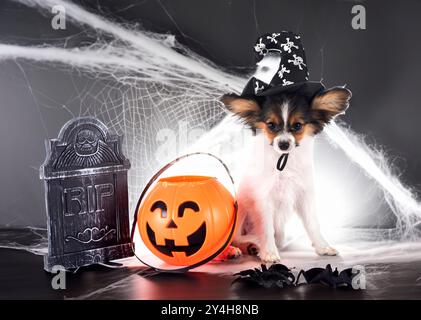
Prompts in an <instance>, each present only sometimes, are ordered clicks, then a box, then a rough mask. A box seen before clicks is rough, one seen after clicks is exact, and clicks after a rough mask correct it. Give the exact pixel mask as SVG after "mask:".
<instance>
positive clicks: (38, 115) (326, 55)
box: [0, 0, 421, 225]
mask: <svg viewBox="0 0 421 320" xmlns="http://www.w3.org/2000/svg"><path fill="white" fill-rule="evenodd" d="M75 2H77V3H79V4H82V5H84V6H85V7H87V8H88V9H89V10H91V11H94V12H97V13H99V14H102V15H105V16H107V17H108V18H111V19H114V20H117V21H119V22H124V23H127V22H129V23H136V24H137V27H138V28H143V29H146V30H151V31H155V32H160V33H171V34H175V35H176V36H177V39H178V40H179V41H180V42H182V43H183V44H186V45H187V46H189V47H190V48H191V49H193V50H194V51H196V52H197V53H199V54H201V55H203V56H205V57H207V58H208V59H210V60H211V61H213V62H214V63H216V64H217V65H219V66H221V67H223V68H225V69H226V70H229V71H231V72H235V73H243V74H249V73H250V72H251V70H252V67H253V64H254V59H253V49H252V46H253V44H254V41H255V39H256V38H257V37H258V35H259V34H261V33H265V32H276V31H280V30H292V31H295V32H297V33H300V34H301V35H302V38H303V43H304V46H305V49H306V53H307V62H308V65H309V68H310V79H311V80H320V79H323V82H324V84H325V85H326V86H333V85H343V84H347V86H348V88H350V89H351V90H352V92H353V94H354V96H353V99H352V105H351V108H350V109H349V112H348V113H347V114H346V116H344V118H343V119H344V120H345V121H346V123H347V124H349V125H350V127H351V128H352V129H353V130H354V131H356V132H357V133H361V134H364V135H366V136H367V139H368V140H369V141H370V142H373V143H377V144H379V145H381V146H383V147H384V148H385V149H386V151H387V152H388V154H389V155H390V156H391V158H392V159H394V160H395V164H396V166H397V168H398V169H399V170H400V171H402V172H403V174H402V179H403V181H404V182H405V183H407V184H409V185H411V186H414V187H415V188H416V189H420V181H421V170H419V166H420V163H421V161H420V156H421V148H420V147H419V146H420V142H419V136H420V133H421V126H420V124H419V119H420V115H421V111H420V108H421V105H420V102H419V91H420V80H419V75H420V71H421V61H420V58H419V57H420V52H421V43H420V41H419V31H420V30H421V20H420V14H421V1H418V0H412V1H409V0H408V1H399V2H398V1H384V0H378V1H376V0H370V1H310V0H307V1H303V0H300V1H280V0H272V1H269V0H260V1H251V0H232V1H228V0H225V1H222V0H218V1H215V0H212V1H210V0H209V1H197V0H171V1H170V0H161V1H156V0H145V1H133V0H131V1H128V0H119V1H75ZM358 3H360V4H363V5H364V6H365V7H366V11H367V29H366V30H354V29H352V27H351V19H352V14H351V8H352V6H353V5H355V4H358ZM50 19H51V16H48V15H45V14H44V15H41V14H39V13H38V12H37V11H35V10H34V9H31V8H28V7H26V6H23V5H20V4H16V3H14V2H12V1H10V0H6V1H5V0H2V1H1V3H0V42H1V43H14V44H19V45H40V44H43V43H58V44H63V42H64V40H67V41H66V45H67V46H70V47H72V46H81V45H87V44H89V43H91V42H92V40H93V38H91V37H90V36H89V35H87V34H86V33H81V31H82V30H80V29H78V28H76V27H74V26H72V25H71V24H69V23H68V24H67V29H66V30H53V29H52V28H51V24H50V21H51V20H50ZM68 37H70V38H68ZM75 78H76V81H77V84H78V85H80V86H83V85H85V84H86V85H89V81H90V79H87V78H85V77H84V76H83V74H78V73H77V72H76V73H75V75H74V78H72V81H75V80H74V79H75ZM34 96H36V97H39V96H41V97H46V98H45V99H46V101H48V103H44V104H43V105H42V106H41V105H40V104H39V103H38V102H37V101H38V100H37V98H34ZM82 103H83V101H80V100H78V98H77V90H76V89H75V86H74V83H73V82H71V81H70V80H69V78H68V75H65V74H63V73H62V72H61V71H60V70H56V69H54V68H51V67H50V68H49V67H45V66H43V68H39V67H38V66H37V65H36V64H34V63H25V62H23V63H20V64H19V65H18V64H16V63H15V62H14V61H0V136H1V139H0V168H1V169H0V170H1V175H0V177H1V184H0V225H2V224H3V225H4V224H8V225H45V209H44V195H43V194H44V190H43V186H42V182H41V181H40V180H39V178H38V168H39V166H40V164H41V163H42V161H43V160H44V157H45V150H44V140H45V139H47V138H54V137H56V136H57V134H58V130H59V128H60V127H61V126H62V125H63V124H64V123H65V122H66V121H67V120H69V118H70V114H69V112H68V111H66V110H64V109H63V108H58V107H57V106H61V105H63V104H66V106H67V107H68V108H69V109H71V110H72V109H74V110H77V108H78V107H79V106H80V104H82ZM46 105H47V106H46ZM48 106H50V107H48Z"/></svg>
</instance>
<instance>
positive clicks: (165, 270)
mask: <svg viewBox="0 0 421 320" xmlns="http://www.w3.org/2000/svg"><path fill="white" fill-rule="evenodd" d="M196 155H206V156H210V157H212V158H214V159H216V160H218V162H219V163H220V164H221V165H222V166H223V167H224V169H225V171H226V173H227V175H228V176H229V178H230V180H231V183H232V186H233V194H234V223H233V225H232V228H231V230H230V232H229V235H228V237H227V240H226V241H225V242H224V244H223V245H222V246H221V247H220V248H219V249H218V250H217V251H216V252H215V253H214V254H212V255H211V256H210V257H208V258H206V259H203V260H201V261H199V262H196V263H194V264H192V265H190V266H185V267H182V268H176V269H161V268H157V267H154V266H152V265H150V264H149V263H146V262H145V261H143V260H142V259H140V258H139V257H138V256H137V255H136V252H135V248H134V242H133V240H134V234H135V230H136V227H137V213H138V211H139V208H140V205H141V203H142V201H143V199H144V197H145V195H146V193H147V192H148V190H149V189H150V187H151V186H152V184H154V183H155V181H156V180H157V179H158V178H159V177H160V176H161V175H162V174H163V173H164V172H165V171H166V170H167V169H169V168H170V167H172V166H173V165H174V164H176V163H177V162H179V161H181V160H183V159H186V158H188V157H192V156H196ZM237 216H238V203H237V196H236V192H235V184H234V178H233V177H232V175H231V172H230V171H229V169H228V166H227V165H226V164H225V163H224V162H223V161H222V160H221V159H220V158H218V157H217V156H215V155H213V154H211V153H208V152H192V153H187V154H185V155H182V156H180V157H178V158H176V159H174V160H172V161H171V162H169V163H167V164H166V165H164V166H163V167H162V168H161V169H159V170H158V172H157V173H155V174H154V175H153V176H152V178H151V179H150V180H149V182H148V183H147V184H146V186H145V188H144V189H143V191H142V193H141V194H140V197H139V200H138V202H137V205H136V211H135V214H134V219H133V224H132V230H131V233H130V239H131V244H132V250H133V254H134V256H135V257H136V258H137V259H138V260H139V261H140V262H142V263H143V264H144V265H146V266H148V267H150V268H152V269H153V270H155V271H157V272H166V273H182V272H186V271H189V270H191V269H194V268H197V267H199V266H201V265H203V264H205V263H207V262H209V261H211V260H213V259H214V258H216V257H217V256H218V255H219V254H221V253H222V252H223V251H224V250H225V248H226V247H227V246H228V245H229V244H230V243H231V241H232V237H233V236H234V232H235V228H236V225H237Z"/></svg>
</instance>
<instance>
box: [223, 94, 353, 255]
mask: <svg viewBox="0 0 421 320" xmlns="http://www.w3.org/2000/svg"><path fill="white" fill-rule="evenodd" d="M350 97H351V92H350V91H349V90H348V89H345V88H343V87H335V88H332V89H329V90H325V91H323V92H321V93H319V94H317V95H316V96H315V97H314V98H312V99H308V98H305V97H304V96H303V95H301V94H300V91H299V90H298V91H296V92H294V93H289V94H286V93H279V94H276V95H273V96H268V97H255V96H250V97H240V96H238V95H236V94H227V95H224V96H223V97H222V99H221V100H222V102H223V103H224V104H225V106H226V107H227V108H228V109H229V110H230V111H232V112H233V113H235V114H236V115H237V116H238V117H240V118H241V119H242V121H243V122H244V123H245V124H246V125H247V126H248V127H250V128H251V129H252V130H253V131H254V132H255V133H256V135H255V137H254V140H255V141H254V147H253V151H252V154H251V156H250V158H249V160H248V162H247V164H245V165H246V170H244V171H245V174H244V175H243V177H242V180H241V181H240V185H239V189H238V204H239V212H238V214H239V225H238V229H237V234H236V236H235V239H234V242H233V244H234V246H236V247H238V248H241V249H242V250H245V248H247V247H248V251H249V253H250V249H252V250H253V251H254V252H256V253H257V252H258V256H259V257H260V259H261V260H262V261H264V262H278V261H280V254H279V251H280V249H281V248H282V247H283V245H284V234H285V230H284V228H285V223H286V221H287V220H288V218H289V217H290V216H291V215H292V214H293V213H296V214H298V216H299V217H300V219H301V221H302V223H303V225H304V227H305V230H306V232H307V234H308V237H309V238H310V240H311V242H312V245H313V247H314V249H315V251H316V253H317V254H319V255H337V254H338V252H337V250H335V249H334V248H333V247H331V246H330V245H329V244H328V242H327V241H326V240H325V238H324V237H323V236H322V234H321V233H320V230H319V223H318V219H317V216H316V212H315V211H316V206H315V189H314V182H313V168H314V166H313V148H314V137H315V135H317V134H318V133H319V132H321V131H322V129H323V127H324V126H325V125H326V124H328V123H329V122H330V121H332V120H333V119H334V118H335V117H336V116H337V115H339V114H342V113H344V112H345V110H346V109H347V108H348V104H349V99H350ZM283 153H288V154H289V158H288V162H287V164H286V167H285V169H284V170H283V171H279V170H277V169H276V163H277V161H278V159H279V157H280V156H281V155H282V154H283ZM242 165H244V163H242ZM320 191H321V192H323V191H326V190H320ZM250 243H254V244H255V245H257V248H256V247H255V246H254V245H253V246H250ZM227 252H228V253H230V254H231V255H232V254H234V255H235V254H238V249H236V248H232V249H231V250H228V251H227Z"/></svg>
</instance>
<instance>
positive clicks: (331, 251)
mask: <svg viewBox="0 0 421 320" xmlns="http://www.w3.org/2000/svg"><path fill="white" fill-rule="evenodd" d="M315 250H316V253H317V254H318V255H319V256H337V255H338V254H339V252H338V250H336V249H335V248H332V247H330V246H325V247H316V248H315Z"/></svg>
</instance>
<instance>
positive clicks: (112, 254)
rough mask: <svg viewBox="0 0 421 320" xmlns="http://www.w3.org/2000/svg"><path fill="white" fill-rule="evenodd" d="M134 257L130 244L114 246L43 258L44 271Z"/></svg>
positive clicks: (74, 267)
mask: <svg viewBox="0 0 421 320" xmlns="http://www.w3.org/2000/svg"><path fill="white" fill-rule="evenodd" d="M133 255H134V253H133V249H132V245H131V244H130V243H125V244H119V245H115V246H110V247H105V248H99V249H92V250H86V251H81V252H74V253H68V254H64V255H61V256H50V255H48V254H47V255H45V256H44V270H45V271H47V272H51V270H52V268H53V267H54V266H56V265H60V266H63V267H64V268H65V269H66V270H68V269H76V268H79V267H84V266H88V265H92V264H96V263H100V262H102V263H107V262H110V261H112V260H117V259H123V258H127V257H132V256H133Z"/></svg>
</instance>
